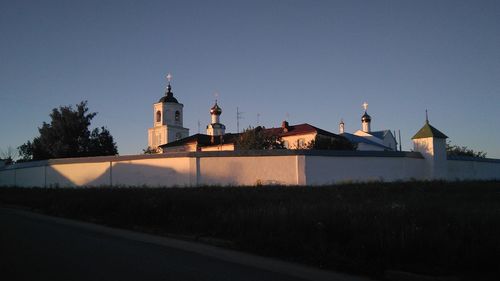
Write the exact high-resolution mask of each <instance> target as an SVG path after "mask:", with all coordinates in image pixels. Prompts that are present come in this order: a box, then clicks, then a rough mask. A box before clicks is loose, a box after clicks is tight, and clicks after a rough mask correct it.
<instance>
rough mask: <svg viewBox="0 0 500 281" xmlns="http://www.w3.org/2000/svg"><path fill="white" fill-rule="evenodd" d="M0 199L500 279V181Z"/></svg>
mask: <svg viewBox="0 0 500 281" xmlns="http://www.w3.org/2000/svg"><path fill="white" fill-rule="evenodd" d="M0 203H3V204H15V205H23V206H26V207H29V208H32V209H34V210H37V211H40V212H44V213H47V214H51V215H56V216H63V217H69V218H76V219H82V220H87V221H92V222H97V223H101V224H106V225H110V226H116V227H122V228H133V229H137V228H139V229H142V230H147V231H150V232H155V233H159V234H167V233H168V234H174V235H180V236H182V235H186V236H190V237H204V238H214V239H218V240H224V241H230V243H227V244H226V246H229V247H232V248H234V249H238V250H243V251H248V252H253V253H257V254H260V255H265V256H274V257H279V258H282V259H286V260H290V261H296V262H301V263H306V264H310V265H313V266H318V267H322V268H328V269H335V270H341V271H347V272H356V273H362V274H367V275H371V276H374V277H381V276H382V275H383V272H384V271H385V270H402V271H410V272H415V273H419V274H426V275H440V276H459V277H461V278H465V279H470V280H490V279H492V280H493V279H495V278H498V277H499V276H500V182H498V181H496V182H407V183H371V184H348V185H339V186H322V187H283V186H274V187H270V186H266V187H200V188H81V189H71V188H55V189H43V188H0Z"/></svg>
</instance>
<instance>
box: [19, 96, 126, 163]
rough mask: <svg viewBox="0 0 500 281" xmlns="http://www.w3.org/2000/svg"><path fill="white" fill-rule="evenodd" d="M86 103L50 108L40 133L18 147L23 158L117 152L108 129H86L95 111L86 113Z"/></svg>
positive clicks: (95, 154)
mask: <svg viewBox="0 0 500 281" xmlns="http://www.w3.org/2000/svg"><path fill="white" fill-rule="evenodd" d="M88 111H89V109H88V108H87V102H86V101H84V102H81V103H79V104H77V105H76V109H73V108H72V107H71V106H61V107H59V108H54V109H53V110H52V113H51V114H50V118H51V122H50V124H49V123H45V122H43V124H42V127H40V128H38V131H39V133H40V135H39V136H38V137H35V138H34V139H33V140H32V141H28V142H26V143H25V144H23V145H21V146H19V148H18V150H19V155H20V156H21V159H22V160H24V161H27V160H42V159H50V158H67V157H85V156H103V155H115V154H117V153H118V151H117V148H116V144H115V142H114V140H113V136H111V134H110V132H109V131H108V130H107V129H106V128H105V127H101V128H100V129H98V128H95V129H94V130H93V131H92V132H91V131H90V130H89V126H90V121H91V120H92V118H94V117H95V116H96V114H97V113H89V112H88Z"/></svg>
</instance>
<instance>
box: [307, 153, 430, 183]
mask: <svg viewBox="0 0 500 281" xmlns="http://www.w3.org/2000/svg"><path fill="white" fill-rule="evenodd" d="M424 168H425V162H424V160H423V159H418V158H406V157H325V156H306V179H307V184H308V185H321V184H332V183H343V182H366V181H396V180H410V179H421V178H422V177H423V175H424Z"/></svg>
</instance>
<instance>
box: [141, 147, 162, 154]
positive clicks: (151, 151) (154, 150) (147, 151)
mask: <svg viewBox="0 0 500 281" xmlns="http://www.w3.org/2000/svg"><path fill="white" fill-rule="evenodd" d="M142 153H143V154H157V153H160V150H159V149H157V148H151V147H149V146H148V147H146V148H145V149H143V150H142Z"/></svg>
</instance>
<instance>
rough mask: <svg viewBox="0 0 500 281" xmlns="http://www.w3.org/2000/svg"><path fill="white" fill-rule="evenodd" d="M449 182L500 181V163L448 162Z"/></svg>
mask: <svg viewBox="0 0 500 281" xmlns="http://www.w3.org/2000/svg"><path fill="white" fill-rule="evenodd" d="M447 162H448V163H447V164H448V177H447V179H448V180H494V179H496V180H500V163H495V162H482V161H460V160H448V161H447Z"/></svg>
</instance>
